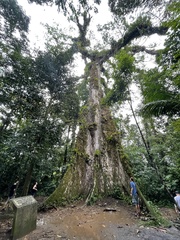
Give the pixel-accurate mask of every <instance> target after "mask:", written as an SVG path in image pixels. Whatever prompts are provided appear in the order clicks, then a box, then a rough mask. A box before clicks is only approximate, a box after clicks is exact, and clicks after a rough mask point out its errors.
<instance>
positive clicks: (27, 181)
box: [22, 162, 34, 196]
mask: <svg viewBox="0 0 180 240" xmlns="http://www.w3.org/2000/svg"><path fill="white" fill-rule="evenodd" d="M33 168H34V162H30V165H29V168H28V171H27V174H26V177H25V181H24V185H23V190H22V196H27V194H28V191H29V186H30V183H31V177H32V173H33Z"/></svg>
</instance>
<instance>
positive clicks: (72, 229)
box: [0, 198, 180, 240]
mask: <svg viewBox="0 0 180 240" xmlns="http://www.w3.org/2000/svg"><path fill="white" fill-rule="evenodd" d="M160 210H161V212H162V214H163V215H164V217H166V218H167V219H169V220H170V221H171V222H172V227H170V228H157V227H145V226H144V224H145V223H147V220H148V217H146V216H145V215H141V216H140V217H137V216H135V209H134V207H133V206H129V205H126V204H124V203H123V202H122V201H119V200H114V199H111V198H109V199H106V200H104V201H101V202H98V203H96V204H95V205H93V206H85V205H84V204H83V203H75V204H74V205H70V206H68V207H64V208H62V207H61V208H58V209H55V208H54V209H51V210H49V211H47V212H39V213H38V218H37V228H36V230H34V231H33V232H31V233H30V234H28V235H27V236H25V237H23V238H21V240H56V239H59V240H61V239H63V240H137V239H138V240H139V239H147V240H177V239H180V231H179V230H178V226H179V225H180V221H179V220H178V218H177V217H178V216H177V215H176V213H175V212H174V209H168V208H162V209H160ZM6 215H7V212H6ZM3 216H5V213H4V212H3V211H1V212H0V240H8V239H10V231H11V227H12V218H9V219H7V218H3ZM9 217H11V216H9Z"/></svg>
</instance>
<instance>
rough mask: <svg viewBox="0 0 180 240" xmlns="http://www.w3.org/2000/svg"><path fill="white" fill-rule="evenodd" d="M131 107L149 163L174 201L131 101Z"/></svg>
mask: <svg viewBox="0 0 180 240" xmlns="http://www.w3.org/2000/svg"><path fill="white" fill-rule="evenodd" d="M130 99H131V98H130ZM129 105H130V108H131V111H132V114H133V117H134V120H135V122H136V126H137V128H138V130H139V133H140V135H141V138H142V141H143V143H144V146H145V148H146V152H147V160H148V163H149V165H150V166H151V167H153V168H154V169H155V171H156V174H157V176H158V178H159V180H160V182H161V184H162V185H163V186H164V189H165V190H166V192H167V193H168V195H169V196H170V197H171V198H172V199H174V197H173V195H172V194H171V192H170V190H169V189H168V187H167V185H166V183H165V181H164V179H163V176H162V174H161V173H160V171H159V168H158V167H157V164H156V163H155V161H154V158H153V156H152V154H151V151H150V144H148V143H147V141H146V140H145V138H144V135H143V133H142V131H141V128H140V126H139V123H138V121H137V118H136V115H135V112H134V109H133V106H132V101H131V100H130V101H129Z"/></svg>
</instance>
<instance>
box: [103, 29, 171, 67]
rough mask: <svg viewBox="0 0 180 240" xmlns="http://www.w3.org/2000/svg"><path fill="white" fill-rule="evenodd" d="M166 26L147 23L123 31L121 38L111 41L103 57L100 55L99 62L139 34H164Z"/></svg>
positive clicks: (139, 35)
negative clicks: (125, 31) (153, 25)
mask: <svg viewBox="0 0 180 240" xmlns="http://www.w3.org/2000/svg"><path fill="white" fill-rule="evenodd" d="M167 30H168V28H166V27H152V26H148V25H147V24H145V25H143V24H141V25H139V26H137V27H136V28H134V29H132V30H130V31H128V32H127V33H125V35H124V37H123V38H121V39H120V40H119V41H117V42H113V44H112V45H111V49H110V50H107V51H106V53H105V54H104V56H103V57H101V59H100V62H101V63H103V62H105V61H107V60H108V59H109V58H110V57H112V56H113V55H114V54H115V53H117V52H118V51H119V50H120V49H121V48H123V47H125V46H126V45H128V44H129V43H130V42H131V41H132V40H134V39H136V38H139V37H141V36H150V35H152V34H155V33H157V34H159V35H165V33H166V32H167Z"/></svg>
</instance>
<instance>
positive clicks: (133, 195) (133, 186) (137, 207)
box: [130, 177, 140, 216]
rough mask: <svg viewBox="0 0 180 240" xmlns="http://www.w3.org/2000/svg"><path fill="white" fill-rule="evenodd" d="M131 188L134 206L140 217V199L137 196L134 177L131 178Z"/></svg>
mask: <svg viewBox="0 0 180 240" xmlns="http://www.w3.org/2000/svg"><path fill="white" fill-rule="evenodd" d="M130 188H131V193H130V195H131V196H132V204H133V205H135V207H136V213H137V215H138V216H139V215H140V207H139V197H138V194H137V189H136V183H135V182H134V179H133V178H132V177H131V178H130Z"/></svg>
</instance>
